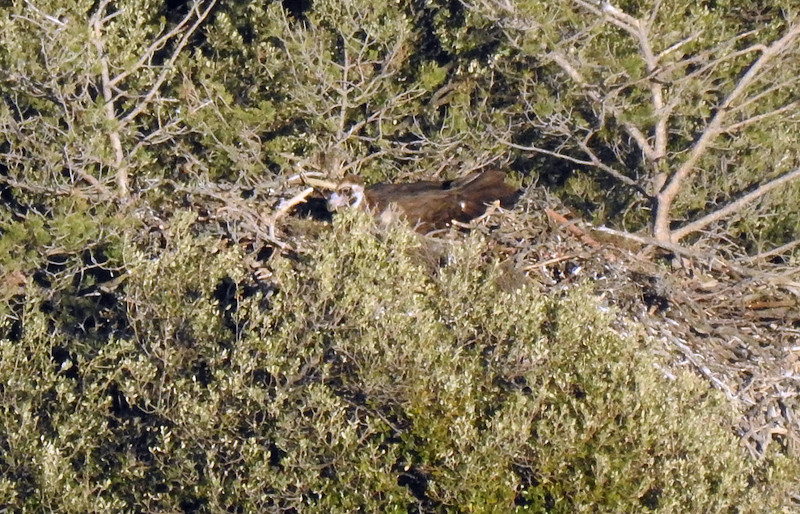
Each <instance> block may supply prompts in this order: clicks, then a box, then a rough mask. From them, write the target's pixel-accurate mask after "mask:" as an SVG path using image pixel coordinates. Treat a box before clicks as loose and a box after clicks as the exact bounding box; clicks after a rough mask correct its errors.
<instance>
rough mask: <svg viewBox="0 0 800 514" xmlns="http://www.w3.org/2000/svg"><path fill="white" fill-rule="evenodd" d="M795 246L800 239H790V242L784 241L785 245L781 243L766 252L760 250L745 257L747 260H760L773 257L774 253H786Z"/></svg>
mask: <svg viewBox="0 0 800 514" xmlns="http://www.w3.org/2000/svg"><path fill="white" fill-rule="evenodd" d="M795 246H800V239H795V240H794V241H790V242H788V243H786V244H785V245H781V246H779V247H777V248H773V249H772V250H768V251H766V252H761V253H759V254H756V255H753V256H752V257H748V258H747V262H755V261H760V260H763V259H768V258H770V257H773V256H775V255H780V254H782V253H786V252H788V251H789V250H791V249H792V248H794V247H795Z"/></svg>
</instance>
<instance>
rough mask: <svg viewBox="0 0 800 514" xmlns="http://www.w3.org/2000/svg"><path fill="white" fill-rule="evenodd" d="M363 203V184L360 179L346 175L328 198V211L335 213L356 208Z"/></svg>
mask: <svg viewBox="0 0 800 514" xmlns="http://www.w3.org/2000/svg"><path fill="white" fill-rule="evenodd" d="M363 202H364V183H363V182H362V181H361V179H360V178H358V177H355V176H353V175H348V176H347V177H345V178H344V180H342V181H341V182H340V183H339V185H338V186H337V187H336V190H335V191H334V192H333V194H332V195H331V196H330V198H328V210H329V211H337V210H339V209H342V208H345V207H350V208H357V207H359V206H360V205H361V204H362V203H363Z"/></svg>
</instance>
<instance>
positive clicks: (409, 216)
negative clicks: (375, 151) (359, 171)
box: [328, 170, 520, 233]
mask: <svg viewBox="0 0 800 514" xmlns="http://www.w3.org/2000/svg"><path fill="white" fill-rule="evenodd" d="M519 194H520V191H519V190H518V189H517V188H515V187H512V186H510V185H508V184H506V182H505V173H503V172H502V171H499V170H490V171H484V172H476V173H472V174H470V175H467V176H466V177H464V178H460V179H456V180H447V181H442V182H439V181H429V180H426V181H420V182H410V183H405V184H386V183H382V184H375V185H372V186H366V187H365V186H364V182H363V181H362V180H361V179H360V178H359V177H357V176H354V175H348V176H346V177H345V178H344V180H342V182H340V183H339V185H338V186H337V187H336V190H335V191H334V193H333V194H332V195H331V196H330V198H329V199H328V210H330V211H336V210H339V209H342V208H348V207H349V208H359V209H365V210H367V211H369V212H371V213H373V214H375V215H376V216H378V217H379V218H380V219H381V220H382V221H386V222H389V221H391V220H393V219H396V218H404V219H406V220H408V221H409V222H410V223H411V224H413V225H414V226H415V228H416V230H417V231H418V232H423V233H424V232H429V231H431V230H435V229H440V228H444V227H447V226H448V225H450V224H451V222H452V221H453V220H455V221H459V222H462V223H466V222H468V221H470V220H472V219H474V218H477V217H478V216H480V215H482V214H483V213H484V212H486V207H487V205H488V204H491V203H494V202H496V201H499V203H500V205H501V206H502V207H504V208H509V207H511V206H513V205H514V203H515V202H516V200H517V199H518V197H519Z"/></svg>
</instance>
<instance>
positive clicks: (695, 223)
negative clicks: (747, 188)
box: [672, 168, 800, 242]
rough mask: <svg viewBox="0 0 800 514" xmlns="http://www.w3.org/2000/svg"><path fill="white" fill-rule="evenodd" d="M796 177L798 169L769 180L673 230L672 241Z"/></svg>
mask: <svg viewBox="0 0 800 514" xmlns="http://www.w3.org/2000/svg"><path fill="white" fill-rule="evenodd" d="M798 177H800V168H795V169H793V170H792V171H789V172H787V173H785V174H783V175H781V176H780V177H777V178H775V179H772V180H770V181H769V182H767V183H766V184H762V185H761V186H759V187H758V188H757V189H756V190H754V191H752V192H750V193H748V194H746V195H744V196H742V197H741V198H739V199H738V200H736V201H734V202H732V203H730V204H728V205H726V206H725V207H723V208H722V209H720V210H718V211H715V212H712V213H711V214H708V215H706V216H703V217H702V218H700V219H699V220H696V221H693V222H691V223H689V224H687V225H684V226H683V227H681V228H679V229H677V230H673V231H672V241H673V242H678V241H679V240H681V239H682V238H684V237H686V236H688V235H689V234H691V233H693V232H697V231H698V230H702V229H703V228H705V227H707V226H708V225H711V224H712V223H715V222H717V221H719V220H721V219H722V218H724V217H726V216H728V215H730V214H732V213H734V212H736V211H738V210H739V209H741V208H742V207H744V206H745V205H747V204H748V203H750V202H752V201H754V200H757V199H758V198H761V197H762V196H764V195H765V194H767V193H769V192H770V191H772V190H773V189H775V188H777V187H779V186H782V185H783V184H786V183H787V182H789V181H791V180H794V179H796V178H798Z"/></svg>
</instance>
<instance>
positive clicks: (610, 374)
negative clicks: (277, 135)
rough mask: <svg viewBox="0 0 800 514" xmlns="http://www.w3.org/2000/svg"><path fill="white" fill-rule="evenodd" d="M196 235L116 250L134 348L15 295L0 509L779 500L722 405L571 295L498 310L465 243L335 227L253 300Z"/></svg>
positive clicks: (170, 231)
mask: <svg viewBox="0 0 800 514" xmlns="http://www.w3.org/2000/svg"><path fill="white" fill-rule="evenodd" d="M194 220H195V216H194V215H192V214H190V213H182V214H179V215H178V216H176V217H175V218H174V219H173V220H171V222H170V223H169V227H168V228H167V229H166V231H165V234H164V238H165V241H166V243H165V247H164V248H163V249H161V250H160V251H159V252H157V253H154V252H151V251H150V250H148V249H146V248H141V249H137V248H134V247H128V248H127V249H126V250H125V252H124V256H125V257H124V258H125V264H126V268H127V271H128V274H127V279H126V281H125V282H124V285H122V286H121V287H119V288H118V289H117V290H116V291H115V292H114V294H115V295H118V296H119V301H120V302H121V304H123V305H125V306H126V307H125V310H124V313H125V316H126V317H127V319H128V321H129V327H130V329H129V330H127V331H123V332H119V333H117V335H115V336H111V337H108V338H107V339H106V340H105V341H104V342H103V344H102V345H96V344H95V345H87V344H85V342H84V340H83V339H82V338H81V337H80V334H79V333H76V332H74V331H70V329H69V327H66V326H64V325H60V324H56V325H55V330H54V328H53V325H52V323H51V321H50V320H49V319H48V318H49V316H51V315H52V314H48V312H50V313H52V311H43V310H42V309H41V308H40V307H41V305H42V301H43V298H42V297H41V296H40V295H39V294H38V293H37V292H36V290H35V289H29V290H28V293H27V297H26V299H25V309H24V313H23V315H22V325H23V327H24V330H23V335H22V337H21V339H19V340H16V341H11V340H2V341H0V351H1V352H2V354H1V357H2V358H0V380H2V383H3V384H4V389H3V393H4V402H3V405H2V407H0V441H2V442H3V447H4V455H3V461H2V466H0V495H2V500H0V502H2V503H3V504H4V505H5V506H7V507H8V508H11V509H17V510H34V511H35V510H44V509H46V510H51V511H55V512H71V511H74V512H96V511H107V510H134V511H148V512H152V511H173V510H192V509H198V508H199V509H202V510H207V511H220V510H231V509H234V510H244V511H266V510H276V509H287V508H295V509H297V510H302V511H304V512H352V511H355V510H364V511H370V512H378V511H380V512H384V511H386V512H405V511H406V510H408V509H409V508H420V509H422V510H424V511H449V510H459V511H477V512H485V511H510V510H513V509H515V508H516V509H519V510H527V511H533V512H582V511H593V512H597V511H601V512H620V511H637V510H642V509H643V508H645V507H646V508H647V509H652V510H657V511H663V512H675V511H692V512H698V511H702V512H727V511H729V510H730V509H731V508H736V509H738V511H739V512H764V511H771V510H770V509H773V508H774V507H775V506H776V505H777V504H779V503H780V502H781V501H782V499H783V497H784V496H783V494H784V492H785V490H786V488H787V487H789V486H790V485H791V484H790V482H789V478H788V477H789V476H790V475H788V473H789V472H790V471H791V464H790V463H789V462H787V461H786V460H785V459H782V458H780V457H777V456H775V457H774V462H769V461H767V462H763V463H755V462H753V461H751V460H749V459H748V458H747V456H746V455H745V454H744V453H743V451H742V449H741V448H739V447H738V446H737V444H736V440H735V438H734V437H733V436H732V434H731V433H730V429H729V428H727V427H729V426H730V424H731V422H732V414H733V413H731V412H730V408H729V406H728V405H727V403H726V401H725V400H724V398H723V397H721V396H720V395H718V394H715V393H713V392H712V391H709V390H708V388H707V386H706V385H705V384H703V383H702V382H701V381H700V380H698V379H697V378H695V377H693V376H692V375H690V374H688V373H680V374H678V375H677V376H676V377H675V378H673V379H669V378H668V377H667V376H665V374H664V372H663V371H661V368H659V367H658V366H657V363H656V362H655V361H654V360H653V359H652V358H651V357H648V356H647V351H646V350H647V348H646V345H647V343H646V340H644V339H638V338H636V337H634V336H626V335H622V334H620V333H618V332H617V331H615V330H614V329H612V328H611V327H610V319H611V318H610V316H609V315H608V314H606V313H604V312H603V310H602V308H601V306H600V304H599V303H598V301H597V300H595V299H594V298H592V297H591V296H589V293H588V291H583V290H577V291H573V292H571V293H569V294H568V295H567V296H565V297H564V298H560V299H559V298H546V297H542V296H541V295H540V294H539V293H537V292H536V291H535V290H534V289H532V288H527V287H522V288H518V289H513V290H507V289H503V288H502V287H501V286H500V284H502V283H503V281H502V280H501V278H502V273H503V268H502V267H500V266H498V263H497V262H495V261H494V260H493V259H492V258H491V257H489V256H488V255H487V252H486V248H485V246H484V243H483V242H482V241H481V239H480V238H479V237H470V238H469V239H467V240H466V241H463V242H453V243H452V245H451V246H450V247H449V248H447V249H446V250H444V253H438V252H440V251H441V250H435V249H432V248H429V247H427V244H426V243H425V242H424V241H423V240H420V239H419V238H418V237H417V236H416V235H415V234H413V233H412V232H411V231H410V230H409V229H408V228H406V227H404V226H396V227H391V228H389V229H388V230H387V229H385V228H381V227H376V226H375V225H374V221H372V220H370V219H367V218H366V217H365V216H363V215H361V214H359V213H346V214H343V215H341V216H337V219H336V223H335V227H334V229H333V231H332V232H331V233H329V234H327V235H325V236H323V237H322V239H321V240H320V241H319V242H318V243H317V244H316V245H315V247H314V248H313V249H312V251H311V252H310V253H309V254H308V256H307V260H306V261H305V262H302V263H298V262H296V261H291V260H289V259H285V258H280V257H278V258H275V259H274V260H273V261H272V264H271V270H272V273H273V278H272V282H271V283H269V284H262V285H261V287H260V289H259V288H256V289H253V288H252V287H251V286H248V287H244V286H243V284H244V283H246V282H247V281H248V279H247V276H248V271H247V269H246V267H245V266H244V265H243V261H242V255H241V253H240V252H239V250H238V249H236V248H228V247H226V245H224V244H221V243H220V242H218V241H216V240H212V239H209V238H207V237H202V236H196V235H193V232H194V229H193V227H194ZM431 252H434V253H433V254H431ZM432 259H433V261H439V262H441V263H443V265H442V267H438V266H437V267H434V268H431V267H430V265H429V264H426V263H429V262H431V261H432ZM248 291H249V292H248ZM254 291H255V292H254ZM34 492H35V493H34Z"/></svg>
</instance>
